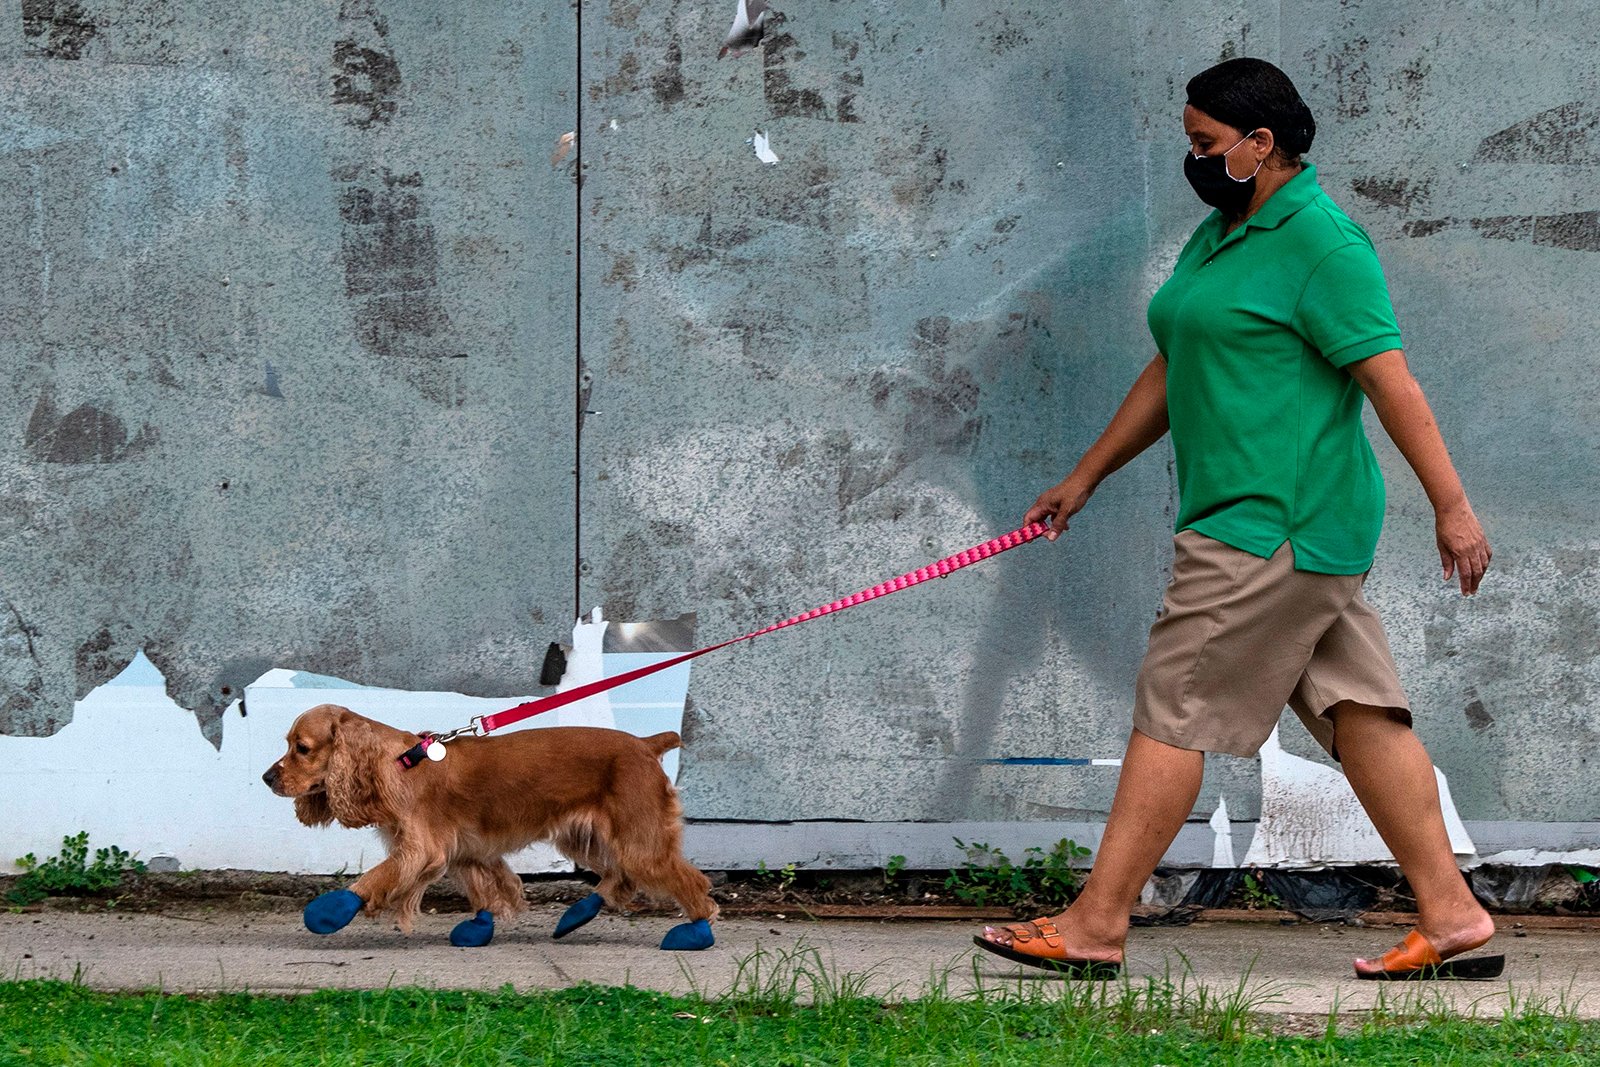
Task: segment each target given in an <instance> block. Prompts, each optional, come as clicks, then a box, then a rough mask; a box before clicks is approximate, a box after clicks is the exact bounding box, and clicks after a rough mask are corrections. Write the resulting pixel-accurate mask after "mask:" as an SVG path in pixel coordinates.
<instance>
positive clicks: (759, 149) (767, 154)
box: [744, 133, 778, 167]
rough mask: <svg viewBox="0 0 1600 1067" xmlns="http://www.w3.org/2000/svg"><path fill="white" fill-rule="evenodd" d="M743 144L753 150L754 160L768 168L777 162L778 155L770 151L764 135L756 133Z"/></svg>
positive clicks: (770, 147) (770, 148)
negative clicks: (754, 153)
mask: <svg viewBox="0 0 1600 1067" xmlns="http://www.w3.org/2000/svg"><path fill="white" fill-rule="evenodd" d="M744 143H745V144H747V145H749V146H750V147H751V148H753V149H755V152H756V158H757V159H759V160H761V162H763V163H765V164H767V165H768V166H769V167H770V166H771V165H772V164H774V163H776V162H778V154H777V153H776V152H774V151H773V150H772V146H771V145H770V144H769V143H768V141H767V135H766V134H765V133H757V134H756V135H755V136H754V137H748V138H746V139H745V142H744Z"/></svg>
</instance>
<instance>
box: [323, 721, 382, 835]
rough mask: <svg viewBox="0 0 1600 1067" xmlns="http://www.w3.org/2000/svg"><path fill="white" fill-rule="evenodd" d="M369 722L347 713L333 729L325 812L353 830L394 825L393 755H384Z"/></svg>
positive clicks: (326, 783) (375, 732) (326, 781)
mask: <svg viewBox="0 0 1600 1067" xmlns="http://www.w3.org/2000/svg"><path fill="white" fill-rule="evenodd" d="M372 727H373V724H372V722H371V721H370V720H368V719H365V718H363V717H362V716H360V715H357V714H356V713H355V712H353V711H347V712H345V713H344V714H343V715H341V716H339V721H338V722H337V723H336V724H335V725H334V729H333V754H332V755H331V756H330V757H329V758H328V772H327V775H326V777H325V778H324V779H323V781H324V783H325V785H326V792H327V798H328V810H329V811H330V812H331V813H332V814H333V817H334V818H335V819H338V820H339V822H340V823H341V824H342V825H344V826H348V827H350V828H352V829H354V828H356V827H361V826H372V825H375V824H378V825H381V824H383V823H388V822H393V821H394V816H395V806H394V804H393V803H392V800H393V798H394V794H395V785H396V783H395V782H394V781H393V780H392V776H393V774H394V773H395V762H394V754H393V753H389V752H386V751H385V750H384V747H383V744H382V742H381V740H380V739H379V737H378V734H377V731H376V730H374V729H373V728H372Z"/></svg>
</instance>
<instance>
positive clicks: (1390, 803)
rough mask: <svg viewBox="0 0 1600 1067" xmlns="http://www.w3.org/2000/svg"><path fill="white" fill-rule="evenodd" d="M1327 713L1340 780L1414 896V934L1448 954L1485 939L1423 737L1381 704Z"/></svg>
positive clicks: (1373, 964)
mask: <svg viewBox="0 0 1600 1067" xmlns="http://www.w3.org/2000/svg"><path fill="white" fill-rule="evenodd" d="M1328 715H1329V717H1330V718H1332V719H1333V737H1334V745H1335V747H1336V748H1337V750H1338V753H1339V760H1340V762H1341V763H1342V764H1343V767H1344V773H1345V777H1346V778H1348V779H1349V780H1350V786H1351V788H1353V789H1354V790H1355V793H1356V796H1357V797H1358V798H1360V800H1361V805H1362V807H1364V808H1366V809H1367V814H1368V815H1369V816H1371V818H1372V824H1373V825H1374V826H1376V827H1377V828H1378V833H1379V835H1380V836H1382V838H1383V843H1384V844H1386V845H1388V846H1389V851H1390V852H1393V853H1394V858H1395V859H1396V860H1397V861H1398V862H1399V864H1400V870H1401V871H1402V872H1404V873H1405V876H1406V881H1408V882H1410V883H1411V891H1412V892H1413V893H1415V894H1416V898H1417V932H1418V933H1420V934H1422V936H1423V937H1426V938H1427V939H1428V940H1429V941H1430V942H1432V944H1433V947H1434V948H1435V949H1436V950H1438V952H1439V955H1441V956H1444V957H1446V958H1448V957H1450V956H1452V955H1454V954H1455V953H1457V952H1464V951H1466V950H1467V949H1472V948H1477V947H1478V946H1479V945H1481V944H1483V943H1484V942H1485V941H1487V940H1489V938H1490V937H1491V936H1493V934H1494V920H1493V919H1492V918H1490V917H1489V913H1488V912H1487V911H1485V910H1484V909H1483V906H1482V905H1481V904H1479V903H1478V901H1477V899H1476V898H1474V897H1473V895H1472V890H1470V889H1468V888H1467V882H1466V879H1464V878H1462V877H1461V871H1460V869H1459V868H1457V867H1456V858H1455V854H1454V853H1453V852H1451V851H1450V835H1449V833H1448V832H1447V831H1446V830H1445V825H1444V812H1443V811H1442V810H1441V809H1440V807H1439V786H1438V784H1437V783H1436V782H1435V781H1434V776H1433V760H1432V759H1430V758H1429V757H1428V752H1427V750H1426V749H1424V748H1423V747H1422V741H1421V740H1420V739H1419V738H1418V737H1417V735H1416V734H1415V733H1414V732H1413V731H1412V729H1411V727H1409V726H1407V725H1406V724H1405V723H1403V722H1397V721H1396V720H1395V719H1393V718H1391V717H1390V715H1389V712H1388V710H1387V709H1385V708H1374V707H1369V706H1367V705H1365V704H1357V703H1354V702H1353V701H1345V702H1343V703H1341V704H1337V705H1335V706H1334V707H1333V708H1331V709H1329V712H1328ZM1382 969H1383V967H1382V964H1381V963H1380V962H1379V961H1377V960H1357V961H1356V970H1358V971H1362V972H1364V973H1372V972H1376V971H1380V970H1382Z"/></svg>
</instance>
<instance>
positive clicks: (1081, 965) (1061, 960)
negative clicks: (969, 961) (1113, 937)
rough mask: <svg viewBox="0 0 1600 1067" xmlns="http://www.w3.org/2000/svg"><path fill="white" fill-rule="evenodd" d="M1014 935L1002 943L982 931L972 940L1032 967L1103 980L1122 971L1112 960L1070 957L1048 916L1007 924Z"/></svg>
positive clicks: (987, 948)
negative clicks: (991, 939) (1007, 942)
mask: <svg viewBox="0 0 1600 1067" xmlns="http://www.w3.org/2000/svg"><path fill="white" fill-rule="evenodd" d="M1004 929H1005V930H1006V931H1008V932H1009V933H1010V934H1011V944H1009V945H1001V944H997V943H996V942H993V941H990V940H989V939H987V938H985V937H984V936H983V935H982V934H974V935H973V938H972V943H973V944H975V945H977V946H978V947H979V948H981V949H983V950H984V951H985V952H992V953H994V954H995V955H996V956H999V957H1001V958H1003V959H1008V960H1010V961H1011V962H1013V963H1021V964H1025V965H1027V966H1029V967H1041V968H1043V969H1045V970H1047V971H1055V972H1057V973H1058V974H1064V975H1066V976H1067V977H1069V978H1084V979H1088V980H1090V981H1104V980H1106V979H1108V978H1115V977H1116V976H1117V975H1119V974H1121V973H1122V964H1120V963H1117V962H1115V961H1113V960H1078V959H1068V958H1067V954H1066V949H1065V948H1063V946H1062V941H1061V931H1059V930H1058V929H1056V924H1055V923H1053V922H1051V921H1050V920H1049V919H1034V920H1033V921H1032V922H1025V923H1011V924H1009V925H1007V926H1005V927H1004Z"/></svg>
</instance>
